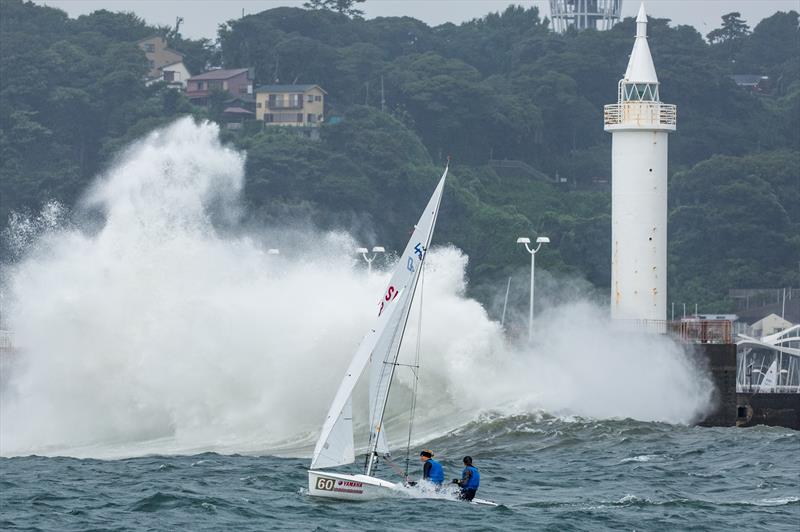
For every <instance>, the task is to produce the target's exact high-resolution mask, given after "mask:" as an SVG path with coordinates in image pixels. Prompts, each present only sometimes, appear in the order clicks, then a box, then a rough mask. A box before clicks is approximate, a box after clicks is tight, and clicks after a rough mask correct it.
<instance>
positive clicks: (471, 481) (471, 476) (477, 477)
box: [453, 456, 481, 501]
mask: <svg viewBox="0 0 800 532" xmlns="http://www.w3.org/2000/svg"><path fill="white" fill-rule="evenodd" d="M480 483H481V474H480V473H479V472H478V468H477V467H475V466H474V465H472V457H471V456H465V457H464V470H463V471H462V472H461V480H458V479H457V478H455V479H453V484H458V486H459V487H460V488H461V493H460V494H459V496H458V498H459V499H462V500H464V501H471V500H472V499H473V498H475V493H476V492H477V491H478V486H480Z"/></svg>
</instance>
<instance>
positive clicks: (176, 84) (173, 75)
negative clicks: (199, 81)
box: [145, 61, 192, 90]
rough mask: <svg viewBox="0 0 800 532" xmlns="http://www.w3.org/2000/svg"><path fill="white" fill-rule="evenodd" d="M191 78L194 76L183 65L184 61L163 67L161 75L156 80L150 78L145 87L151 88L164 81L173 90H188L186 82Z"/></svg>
mask: <svg viewBox="0 0 800 532" xmlns="http://www.w3.org/2000/svg"><path fill="white" fill-rule="evenodd" d="M191 77H192V74H191V73H190V72H189V69H187V68H186V65H184V64H183V61H178V62H177V63H173V64H171V65H165V66H163V67H161V75H160V76H158V77H155V78H149V79H148V80H147V81H145V85H147V86H150V85H152V84H153V83H157V82H159V81H163V82H164V83H166V84H167V87H169V88H171V89H177V90H186V82H187V80H188V79H189V78H191Z"/></svg>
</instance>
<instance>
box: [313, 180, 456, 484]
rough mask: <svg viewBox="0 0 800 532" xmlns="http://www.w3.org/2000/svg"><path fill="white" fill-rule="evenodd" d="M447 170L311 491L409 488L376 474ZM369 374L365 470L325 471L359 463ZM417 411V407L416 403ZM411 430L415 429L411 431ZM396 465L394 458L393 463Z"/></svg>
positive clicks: (341, 408)
mask: <svg viewBox="0 0 800 532" xmlns="http://www.w3.org/2000/svg"><path fill="white" fill-rule="evenodd" d="M446 177H447V168H445V170H444V173H443V174H442V177H441V179H440V180H439V184H438V185H437V186H436V189H435V190H434V191H433V195H432V196H431V199H430V201H428V204H427V206H426V207H425V210H424V211H423V213H422V216H421V217H420V219H419V221H418V222H417V225H416V226H415V227H414V231H413V233H412V234H411V239H410V240H409V241H408V244H407V245H406V248H405V250H404V251H403V254H402V255H401V256H400V260H399V261H398V263H397V266H396V267H395V269H394V272H393V273H392V276H391V278H390V279H389V283H388V285H387V287H386V290H385V291H384V293H383V294H382V297H381V299H380V302H379V304H378V308H377V316H376V317H375V321H374V323H373V324H372V326H371V327H370V329H369V331H368V332H367V334H366V336H365V337H364V339H363V340H362V341H361V345H359V347H358V350H356V352H355V355H354V356H353V359H352V360H351V361H350V365H349V366H348V367H347V371H346V372H345V375H344V378H343V379H342V382H341V384H340V385H339V389H338V391H337V392H336V396H335V397H334V399H333V402H332V403H331V406H330V409H329V410H328V415H327V417H326V418H325V423H324V425H323V427H322V433H321V434H320V437H319V440H318V441H317V445H316V447H315V449H314V456H313V458H312V460H311V467H310V469H309V471H308V492H309V494H310V495H314V496H317V497H330V498H334V499H346V500H369V499H376V498H382V497H391V496H395V495H398V494H400V492H401V491H403V490H404V488H405V485H404V483H394V482H390V481H387V480H383V479H380V478H377V477H375V476H373V473H374V470H375V467H376V465H377V460H378V457H379V456H382V457H384V458H385V459H387V460H388V456H389V447H388V445H387V440H386V434H385V427H384V422H383V420H384V413H385V410H386V402H387V400H388V397H389V388H390V386H391V384H392V379H393V377H394V371H395V368H396V367H397V357H398V354H399V352H400V345H401V343H402V341H403V334H404V332H405V327H406V323H407V321H408V316H409V313H410V311H411V303H412V302H413V299H414V292H415V291H416V289H417V283H418V281H419V278H420V273H421V272H422V266H423V263H424V261H425V258H426V256H427V253H428V247H429V246H430V243H431V237H432V236H433V228H434V226H435V225H436V216H437V214H438V212H439V204H440V203H441V200H442V191H443V189H444V182H445V178H446ZM368 365H369V366H370V373H369V378H370V382H369V427H370V432H369V443H368V445H367V460H366V463H365V466H364V473H363V474H356V475H351V474H345V473H338V472H330V471H325V469H326V468H331V467H336V466H341V465H346V464H352V463H353V462H355V442H354V437H353V415H352V394H353V390H354V389H355V386H356V382H357V381H358V379H359V377H360V376H361V374H362V373H363V372H364V370H365V369H366V367H367V366H368ZM412 409H413V407H412ZM409 434H410V431H409ZM389 463H390V465H391V462H389Z"/></svg>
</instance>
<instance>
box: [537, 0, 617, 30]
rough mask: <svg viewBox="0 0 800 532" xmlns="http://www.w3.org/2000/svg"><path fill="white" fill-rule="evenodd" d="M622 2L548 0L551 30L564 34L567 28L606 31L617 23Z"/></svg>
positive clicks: (607, 0) (606, 0)
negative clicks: (551, 22)
mask: <svg viewBox="0 0 800 532" xmlns="http://www.w3.org/2000/svg"><path fill="white" fill-rule="evenodd" d="M621 11H622V0H550V19H551V20H552V21H553V29H554V30H555V31H556V32H558V33H564V32H565V31H567V29H568V28H575V29H577V30H578V31H581V30H585V29H589V28H592V29H596V30H607V29H611V26H613V25H614V24H616V23H617V22H619V19H620V13H621Z"/></svg>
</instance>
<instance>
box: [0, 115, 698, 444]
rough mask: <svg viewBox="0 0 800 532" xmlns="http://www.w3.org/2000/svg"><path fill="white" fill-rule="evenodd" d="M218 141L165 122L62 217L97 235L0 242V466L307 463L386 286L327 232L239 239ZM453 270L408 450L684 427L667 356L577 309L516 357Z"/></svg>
mask: <svg viewBox="0 0 800 532" xmlns="http://www.w3.org/2000/svg"><path fill="white" fill-rule="evenodd" d="M218 134H219V131H218V129H217V126H216V125H214V124H210V123H201V124H196V123H194V122H193V121H192V120H190V119H182V120H179V121H177V122H175V123H174V124H172V125H171V126H169V127H167V128H165V129H162V130H159V131H155V132H153V133H151V134H150V135H149V136H147V137H145V138H143V139H142V140H140V141H138V142H137V143H135V144H134V145H132V146H131V147H130V148H129V149H128V150H127V151H126V152H125V153H124V154H123V155H122V156H120V158H119V159H118V160H117V161H116V163H115V165H114V166H113V168H111V169H110V170H109V171H108V172H107V173H106V174H105V175H102V176H100V177H99V178H98V180H97V182H96V184H95V185H94V186H93V187H92V188H91V190H89V191H88V192H87V195H86V200H85V202H84V203H83V205H81V206H80V207H79V210H81V211H84V212H96V211H98V210H99V211H100V213H101V214H102V216H101V217H100V218H101V219H102V222H100V223H99V224H98V223H97V222H94V223H90V222H85V223H83V224H79V223H77V222H71V223H66V222H64V221H60V222H59V223H55V222H52V221H53V220H58V219H59V218H58V216H56V214H57V213H56V212H55V210H53V209H54V208H53V207H50V209H51V210H50V211H48V212H46V213H45V214H44V215H43V217H40V220H39V221H38V222H36V223H34V224H27V225H26V224H25V223H23V222H22V221H21V220H19V219H17V220H16V221H15V223H14V225H12V226H10V228H9V231H10V232H11V233H13V232H14V227H22V228H25V231H27V232H26V233H24V234H20V235H17V236H18V238H17V240H16V241H15V242H17V243H24V250H22V251H21V258H20V259H19V260H18V261H17V262H15V263H14V264H13V265H11V266H8V267H7V268H6V269H5V271H4V274H3V285H4V287H5V303H6V310H7V314H8V316H9V317H8V321H9V323H10V325H11V327H12V328H13V330H14V331H15V338H16V343H17V345H18V346H19V351H18V353H17V355H15V356H14V360H13V361H11V362H9V365H10V370H9V371H8V372H7V375H5V376H4V379H3V383H2V390H0V393H1V394H2V397H0V399H2V400H1V401H0V454H2V455H5V456H8V455H18V454H29V453H39V454H69V455H73V456H129V455H139V454H147V453H156V452H158V453H194V452H201V451H208V450H215V451H221V452H252V451H270V452H275V451H283V452H288V453H297V454H304V453H307V452H308V446H309V445H311V444H312V443H313V440H314V438H315V437H316V433H317V431H318V430H319V427H320V424H321V421H322V419H323V417H324V414H325V411H326V409H327V406H328V403H329V401H330V399H331V398H332V396H333V394H334V392H335V388H336V386H337V385H338V381H339V375H340V374H341V373H342V372H343V371H344V368H345V367H346V365H347V362H348V361H349V358H350V356H351V354H352V353H353V351H354V350H355V348H356V347H357V344H358V342H359V341H360V339H361V337H362V335H363V333H364V331H365V327H366V326H367V324H368V323H369V322H370V320H371V319H372V318H373V315H374V310H375V309H374V305H375V300H376V297H377V294H379V293H380V292H381V290H382V288H383V283H384V282H385V281H386V278H387V274H386V273H385V272H382V271H376V272H373V273H372V274H368V273H367V272H366V271H365V270H364V269H363V268H361V266H360V264H358V263H357V261H356V260H355V258H354V256H353V254H352V253H351V250H353V249H354V248H355V247H356V244H357V243H356V241H355V240H354V239H353V237H351V236H350V235H347V234H344V233H338V232H313V231H308V230H302V229H297V228H293V227H263V228H260V229H258V230H253V229H245V228H244V227H243V224H241V223H240V216H241V213H242V209H241V203H240V199H241V198H240V195H241V190H242V187H243V183H244V179H245V175H244V162H245V154H243V153H240V152H237V151H235V150H233V149H231V148H229V147H226V146H224V145H222V144H221V143H220V141H219V137H218ZM435 178H436V176H431V188H433V185H434V180H435ZM421 207H422V206H420V208H421ZM83 218H85V219H87V220H91V219H93V218H92V217H91V216H84V217H83ZM95 218H96V217H95ZM34 226H35V228H36V230H35V231H34V230H33V229H32V227H34ZM220 227H225V229H224V230H220V229H219V228H220ZM287 233H291V234H292V238H291V239H287V238H286V235H287ZM13 236H14V235H13V234H12V235H11V237H13ZM434 240H435V237H434ZM277 242H281V246H280V247H281V254H280V255H274V254H270V253H268V249H269V248H271V247H275V246H276V243H277ZM466 264H467V257H466V256H465V254H464V253H463V252H461V251H460V250H458V249H456V248H454V247H452V246H443V247H441V246H440V247H439V248H435V249H433V250H432V252H431V256H430V260H429V263H428V267H427V270H426V275H425V281H424V290H425V292H424V305H425V307H424V317H425V319H424V326H423V328H422V329H421V331H422V338H421V352H422V377H421V381H420V389H419V392H420V395H419V408H418V412H419V423H418V424H417V427H418V429H419V430H418V431H417V433H416V439H419V440H427V439H430V438H433V437H435V436H437V435H441V434H443V433H445V432H447V431H449V430H452V429H455V428H458V427H460V426H463V425H464V424H465V423H468V422H470V421H472V420H474V419H476V417H477V418H479V419H483V420H484V421H485V422H487V423H490V422H491V421H490V420H488V418H486V417H485V416H484V417H483V418H480V417H479V416H480V415H481V414H485V413H487V412H491V413H493V414H492V415H497V416H513V415H515V414H525V413H531V412H534V413H535V412H540V411H545V412H549V413H551V414H554V415H559V416H567V417H568V416H583V417H587V418H635V419H638V420H645V421H666V422H671V423H688V422H691V421H692V420H693V419H695V418H696V417H697V416H698V415H699V414H700V413H701V412H702V411H703V410H704V409H705V408H706V406H707V403H708V400H709V396H710V385H709V383H708V381H707V379H706V377H705V376H704V374H703V373H702V372H701V371H699V370H698V369H697V368H696V367H695V366H694V365H693V364H692V363H691V361H690V359H689V358H687V356H686V355H685V354H684V353H683V351H682V350H681V348H680V347H679V346H678V345H676V344H673V343H671V342H670V341H668V340H665V339H663V338H657V337H653V336H648V335H644V334H624V335H623V334H621V333H615V332H613V331H611V329H610V327H609V323H608V321H607V319H606V317H605V311H604V310H601V309H598V308H597V307H595V306H593V305H592V304H590V303H586V302H578V303H570V304H566V305H561V306H558V307H555V308H551V309H550V310H548V311H546V312H544V313H542V314H541V315H540V317H539V318H538V322H537V340H536V342H535V343H534V344H533V345H532V346H523V345H518V344H516V343H514V342H511V341H509V340H507V339H506V338H505V336H504V334H503V331H502V330H501V328H500V326H499V324H498V323H497V322H494V321H492V320H491V319H489V317H488V315H487V313H486V311H485V309H484V308H483V307H482V306H481V305H480V304H479V303H478V302H477V301H475V300H472V299H469V298H468V297H466V296H465V290H466V286H467V284H466V283H467V281H466V277H465V267H466ZM415 316H416V311H415V312H414V313H412V318H411V322H410V323H411V325H410V326H409V328H408V335H407V341H406V342H405V346H407V347H408V349H406V350H405V351H404V353H403V354H402V355H401V356H402V357H409V356H411V354H410V352H409V350H410V349H413V347H414V346H415V345H416V334H417V327H416V325H415V324H414V323H415V322H414V320H416V317H415ZM399 382H400V385H399V386H396V387H395V388H394V391H393V398H394V399H393V402H394V403H402V398H403V396H404V394H406V395H407V393H408V388H407V386H408V384H409V383H410V377H409V375H408V374H407V373H404V372H400V374H399ZM403 410H404V409H402V408H399V407H395V408H394V410H393V411H392V412H391V413H390V419H389V422H390V423H389V426H390V428H389V429H388V430H389V435H390V436H393V437H394V438H395V439H400V438H401V437H402V433H403V432H404V430H406V429H405V428H404V427H403V429H402V430H401V429H399V428H398V429H396V430H394V431H393V430H392V428H391V422H392V421H395V422H396V424H401V423H402V422H403V421H402V419H403V417H402V416H403V414H402V412H403ZM356 414H357V415H358V413H356Z"/></svg>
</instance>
